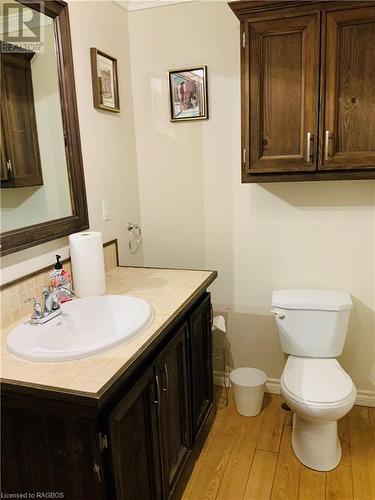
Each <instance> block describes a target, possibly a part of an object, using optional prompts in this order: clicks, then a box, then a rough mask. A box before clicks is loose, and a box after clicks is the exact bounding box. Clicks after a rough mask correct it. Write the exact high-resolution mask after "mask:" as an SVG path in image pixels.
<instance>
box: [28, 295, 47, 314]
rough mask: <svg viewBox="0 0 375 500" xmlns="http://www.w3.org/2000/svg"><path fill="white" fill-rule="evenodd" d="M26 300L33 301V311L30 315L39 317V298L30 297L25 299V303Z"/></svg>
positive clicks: (40, 309)
mask: <svg viewBox="0 0 375 500" xmlns="http://www.w3.org/2000/svg"><path fill="white" fill-rule="evenodd" d="M28 302H33V303H34V312H33V315H32V316H31V317H32V318H33V319H36V318H41V317H42V316H43V312H42V306H41V305H40V302H39V300H38V299H36V298H35V297H31V298H29V299H27V300H25V304H27V303H28Z"/></svg>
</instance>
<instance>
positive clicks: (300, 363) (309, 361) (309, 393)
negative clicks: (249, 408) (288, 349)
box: [281, 356, 355, 407]
mask: <svg viewBox="0 0 375 500" xmlns="http://www.w3.org/2000/svg"><path fill="white" fill-rule="evenodd" d="M281 385H282V389H283V390H284V392H286V393H287V394H288V396H289V397H290V398H292V399H294V400H295V401H297V402H298V403H300V404H305V405H313V406H316V405H317V406H329V407H335V406H340V405H342V404H345V403H346V402H348V401H350V400H351V399H352V398H353V391H354V392H355V387H354V384H353V382H352V379H351V378H350V376H349V375H348V374H347V373H346V372H345V371H344V370H343V368H342V367H341V366H340V364H339V363H338V361H337V360H336V359H334V358H302V357H297V356H289V357H288V360H287V362H286V365H285V368H284V371H283V374H282V377H281Z"/></svg>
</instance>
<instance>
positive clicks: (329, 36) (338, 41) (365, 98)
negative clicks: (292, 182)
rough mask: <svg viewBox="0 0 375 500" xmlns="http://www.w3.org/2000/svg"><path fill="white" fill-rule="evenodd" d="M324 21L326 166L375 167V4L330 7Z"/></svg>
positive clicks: (323, 160) (324, 136)
mask: <svg viewBox="0 0 375 500" xmlns="http://www.w3.org/2000/svg"><path fill="white" fill-rule="evenodd" d="M324 21H325V50H324V54H325V57H324V63H323V64H322V81H323V82H324V83H325V85H323V91H324V118H323V123H322V137H321V143H322V148H321V150H322V152H321V162H320V164H321V166H320V168H321V169H359V168H363V169H366V168H374V167H375V83H374V82H375V50H374V47H375V7H365V8H352V9H347V10H346V9H345V10H338V11H335V12H327V13H326V14H325V15H324ZM324 78H325V80H324Z"/></svg>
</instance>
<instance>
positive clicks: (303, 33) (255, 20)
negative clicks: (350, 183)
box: [230, 1, 375, 182]
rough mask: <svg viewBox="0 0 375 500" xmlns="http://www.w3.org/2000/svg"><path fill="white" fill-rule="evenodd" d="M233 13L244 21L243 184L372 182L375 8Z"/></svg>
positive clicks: (350, 5)
mask: <svg viewBox="0 0 375 500" xmlns="http://www.w3.org/2000/svg"><path fill="white" fill-rule="evenodd" d="M281 6H282V8H281ZM230 7H231V8H232V10H233V11H234V12H235V14H236V15H237V16H238V18H239V19H240V21H241V94H242V97H241V99H242V106H241V107H242V118H241V119H242V127H241V130H242V132H241V133H242V181H243V182H272V181H301V180H326V179H327V180H328V179H374V178H375V92H374V88H375V51H373V50H371V49H370V47H375V5H374V2H335V1H332V2H329V1H326V2H311V1H310V2H307V1H299V2H296V1H294V2H293V1H284V2H280V1H278V2H269V1H267V2H261V1H239V2H231V3H230Z"/></svg>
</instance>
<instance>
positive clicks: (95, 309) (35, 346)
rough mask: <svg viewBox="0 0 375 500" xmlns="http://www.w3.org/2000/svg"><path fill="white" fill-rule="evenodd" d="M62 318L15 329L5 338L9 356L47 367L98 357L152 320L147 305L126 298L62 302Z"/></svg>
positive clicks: (83, 299) (27, 323)
mask: <svg viewBox="0 0 375 500" xmlns="http://www.w3.org/2000/svg"><path fill="white" fill-rule="evenodd" d="M61 309H62V314H61V315H60V316H57V317H56V318H54V319H52V320H51V321H49V322H48V323H45V324H44V325H31V324H30V323H29V322H26V323H23V324H21V325H18V326H17V327H16V328H14V330H12V331H11V332H10V333H9V335H8V337H7V342H6V345H7V349H8V352H9V353H10V354H13V355H15V356H17V357H19V358H22V359H26V360H28V361H39V362H42V363H51V362H56V361H70V360H73V359H83V358H87V357H90V356H94V355H95V354H100V353H103V352H105V351H108V350H109V349H111V348H113V347H116V346H118V345H120V344H123V343H124V342H127V341H130V340H132V339H134V338H135V337H136V336H137V335H139V334H140V333H141V332H142V330H143V329H144V328H145V326H146V325H147V324H148V323H149V321H150V319H151V317H152V309H151V307H150V305H149V304H148V303H147V302H146V301H145V300H142V299H138V298H136V297H130V296H127V295H102V296H100V297H85V298H82V299H76V300H72V301H71V302H65V303H64V304H62V305H61Z"/></svg>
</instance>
